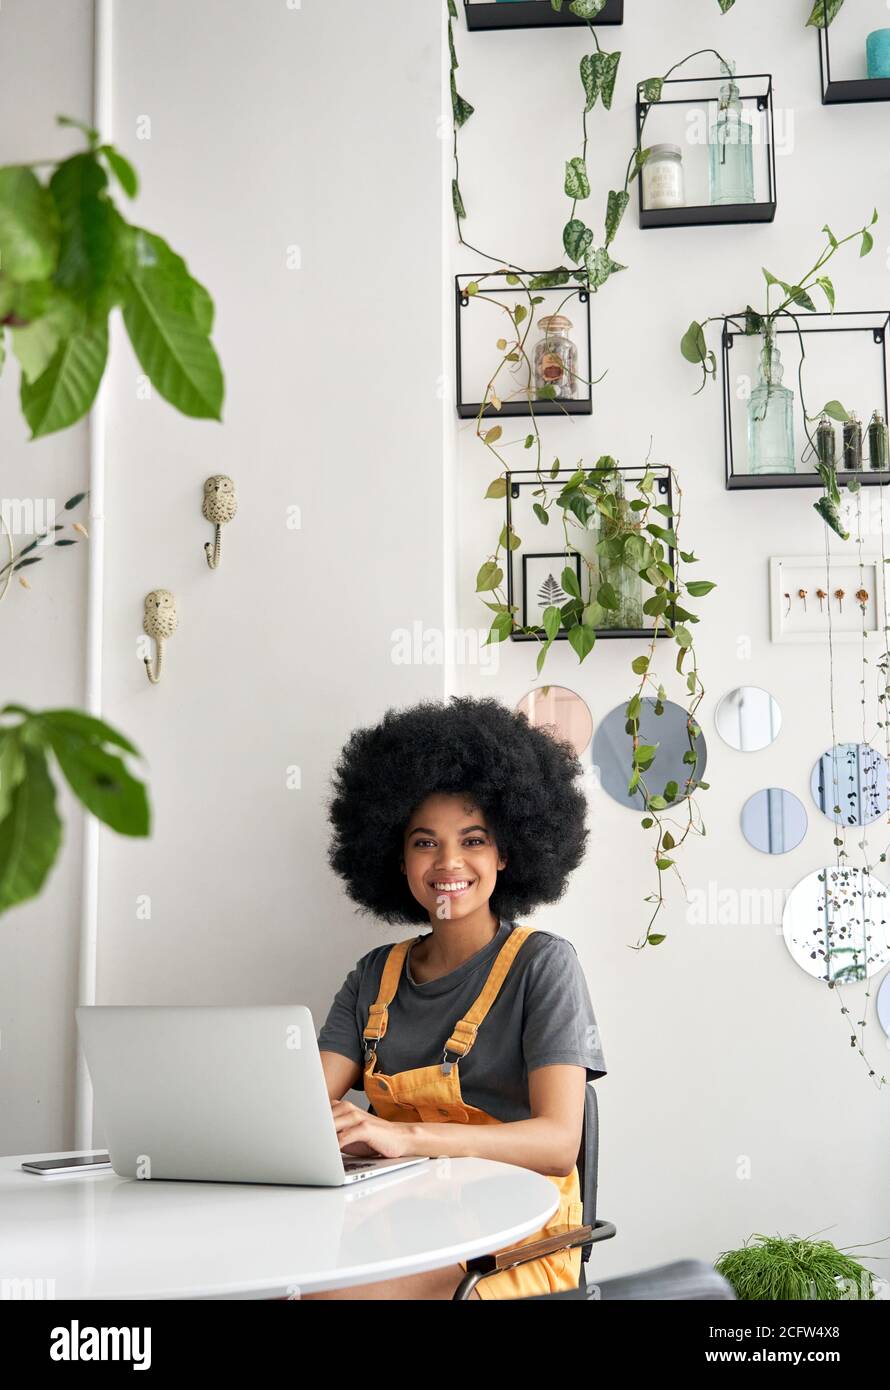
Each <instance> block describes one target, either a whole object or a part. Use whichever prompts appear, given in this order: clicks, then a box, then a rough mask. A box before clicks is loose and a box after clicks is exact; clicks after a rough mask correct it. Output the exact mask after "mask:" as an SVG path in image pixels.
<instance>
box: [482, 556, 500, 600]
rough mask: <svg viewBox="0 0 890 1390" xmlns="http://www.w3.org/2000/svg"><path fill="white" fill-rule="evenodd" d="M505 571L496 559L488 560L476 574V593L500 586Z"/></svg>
mask: <svg viewBox="0 0 890 1390" xmlns="http://www.w3.org/2000/svg"><path fill="white" fill-rule="evenodd" d="M503 577H504V572H503V570H502V569H500V568H499V566H498V564H497V561H496V560H486V562H485V564H484V565H483V566H482V568H481V569H480V570H479V573H478V574H477V576H476V593H477V594H483V593H486V592H487V591H488V590H489V589H497V588H498V587H499V586H500V583H501V580H502V579H503Z"/></svg>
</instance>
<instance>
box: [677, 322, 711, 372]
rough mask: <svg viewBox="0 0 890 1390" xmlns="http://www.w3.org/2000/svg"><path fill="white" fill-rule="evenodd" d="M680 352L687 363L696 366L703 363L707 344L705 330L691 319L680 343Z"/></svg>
mask: <svg viewBox="0 0 890 1390" xmlns="http://www.w3.org/2000/svg"><path fill="white" fill-rule="evenodd" d="M680 351H681V352H682V354H683V356H684V357H685V358H686V361H687V362H695V363H696V365H698V364H699V363H701V362H704V360H705V358H706V356H707V352H708V344H707V342H706V341H705V330H704V328H703V327H702V325H701V324H700V323H696V321H695V319H693V321H692V323H691V324H690V325H689V327H688V328H687V330H686V332H685V333H684V334H683V337H682V339H681V341H680Z"/></svg>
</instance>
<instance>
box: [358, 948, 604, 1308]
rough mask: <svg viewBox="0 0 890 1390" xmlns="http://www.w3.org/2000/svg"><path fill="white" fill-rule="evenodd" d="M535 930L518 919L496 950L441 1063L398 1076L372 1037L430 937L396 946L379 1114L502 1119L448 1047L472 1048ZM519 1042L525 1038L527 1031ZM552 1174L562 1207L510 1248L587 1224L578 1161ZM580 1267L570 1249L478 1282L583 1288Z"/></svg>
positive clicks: (381, 998)
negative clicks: (471, 1101)
mask: <svg viewBox="0 0 890 1390" xmlns="http://www.w3.org/2000/svg"><path fill="white" fill-rule="evenodd" d="M533 930H534V928H533V927H514V929H513V931H512V932H511V933H510V935H509V936H508V937H507V940H506V942H505V943H504V945H503V946H502V947H501V949H500V951H499V952H498V955H497V957H496V958H495V961H494V964H493V965H492V967H491V970H490V972H489V975H488V978H487V980H486V981H485V985H484V987H483V989H482V992H481V994H480V995H479V997H478V999H477V1000H476V1002H475V1003H474V1004H473V1006H472V1008H471V1009H470V1011H469V1013H468V1014H466V1016H465V1017H464V1018H462V1019H461V1020H460V1022H459V1023H458V1024H457V1026H456V1027H455V1029H454V1032H453V1033H452V1034H451V1037H450V1038H449V1039H448V1041H447V1042H446V1044H445V1050H444V1052H443V1060H442V1062H441V1063H440V1064H437V1065H436V1066H431V1067H415V1068H413V1069H412V1070H410V1071H400V1072H397V1073H396V1075H395V1076H384V1075H383V1074H382V1073H380V1072H377V1071H375V1067H376V1065H377V1054H376V1052H374V1050H373V1047H372V1043H375V1042H378V1041H379V1040H380V1038H382V1037H383V1035H384V1034H385V1032H386V1026H387V1021H388V1010H389V1005H390V1004H391V1003H392V1001H393V999H394V998H395V994H396V990H397V989H398V986H399V978H400V976H401V973H402V967H403V965H404V963H405V958H406V956H407V954H408V951H409V950H410V948H411V946H412V945H413V944H414V942H415V941H420V940H422V938H421V937H419V936H418V937H412V938H410V940H408V941H399V942H397V943H396V945H394V946H392V947H391V949H390V952H389V955H388V956H387V958H386V964H385V965H384V968H383V976H382V979H381V981H380V992H379V994H378V995H377V1000H376V1002H375V1003H374V1004H372V1005H371V1007H370V1010H369V1012H368V1022H367V1026H366V1028H365V1031H364V1035H363V1036H364V1038H365V1071H364V1081H365V1092H366V1094H367V1096H368V1100H369V1101H370V1103H371V1105H372V1106H373V1109H374V1112H375V1113H376V1114H377V1115H379V1116H380V1117H381V1118H382V1119H384V1120H396V1121H402V1122H404V1123H411V1124H416V1123H417V1122H418V1121H423V1122H426V1123H438V1124H442V1123H445V1122H451V1123H452V1124H465V1125H496V1124H500V1123H501V1121H500V1120H498V1119H497V1118H496V1117H495V1116H494V1115H488V1114H486V1112H485V1111H484V1110H477V1109H476V1108H475V1107H474V1106H472V1105H467V1104H466V1102H465V1101H464V1099H463V1097H462V1096H461V1091H460V1079H459V1077H458V1062H457V1061H455V1062H451V1061H449V1060H448V1054H449V1053H451V1054H452V1055H456V1056H457V1058H458V1059H460V1058H461V1057H465V1056H466V1055H467V1053H468V1052H469V1050H470V1048H471V1047H472V1046H473V1043H474V1042H475V1041H476V1034H477V1032H478V1029H479V1026H480V1024H481V1023H482V1022H483V1020H484V1018H485V1015H486V1014H487V1013H488V1011H489V1009H490V1008H491V1006H492V1004H493V1003H494V1001H495V999H496V998H497V995H498V991H499V989H500V987H501V985H502V984H503V983H504V980H505V979H506V977H507V972H508V971H509V969H510V966H511V965H512V964H513V961H514V959H515V957H516V955H517V953H518V952H519V949H520V947H521V946H522V943H523V942H524V941H525V939H526V937H527V936H529V935H530V934H531V932H532V931H533ZM516 1045H517V1047H518V1046H519V1039H517V1042H516ZM547 1176H548V1177H549V1178H550V1181H551V1182H552V1183H555V1185H556V1187H557V1189H558V1191H559V1207H558V1208H557V1210H556V1211H555V1212H554V1214H553V1216H552V1217H551V1218H550V1219H549V1221H548V1222H547V1224H546V1226H543V1227H542V1228H541V1230H540V1231H536V1232H535V1233H534V1235H533V1236H526V1237H525V1238H524V1240H521V1241H515V1242H514V1244H513V1245H510V1246H503V1247H502V1248H503V1249H505V1250H512V1249H514V1248H515V1247H516V1246H521V1245H523V1244H525V1241H530V1240H534V1239H540V1238H541V1236H543V1235H545V1234H547V1233H549V1232H550V1231H551V1229H553V1228H554V1227H557V1226H566V1225H569V1226H578V1225H580V1224H581V1219H582V1211H583V1207H582V1203H581V1185H580V1181H579V1178H578V1169H577V1166H576V1167H574V1168H573V1169H572V1171H571V1173H569V1174H568V1175H567V1176H566V1177H558V1176H553V1175H552V1174H548V1175H547ZM491 1253H494V1252H493V1251H492V1252H491ZM460 1265H461V1268H462V1269H464V1270H465V1269H466V1262H465V1261H463V1260H462V1261H460ZM580 1269H581V1250H580V1248H577V1249H575V1250H568V1251H566V1250H563V1251H559V1252H558V1253H556V1254H553V1255H544V1256H541V1257H540V1258H539V1259H536V1260H529V1261H528V1262H527V1263H526V1264H523V1265H519V1266H517V1267H516V1268H515V1269H505V1270H501V1271H500V1272H499V1273H497V1274H492V1275H489V1276H488V1278H487V1279H482V1280H481V1281H480V1282H479V1283H478V1284H477V1285H476V1291H477V1292H478V1294H479V1297H480V1298H525V1297H529V1296H530V1295H532V1294H540V1293H555V1292H558V1291H561V1290H564V1289H575V1288H577V1287H578V1279H579V1275H580Z"/></svg>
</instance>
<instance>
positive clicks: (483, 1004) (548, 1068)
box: [312, 697, 606, 1299]
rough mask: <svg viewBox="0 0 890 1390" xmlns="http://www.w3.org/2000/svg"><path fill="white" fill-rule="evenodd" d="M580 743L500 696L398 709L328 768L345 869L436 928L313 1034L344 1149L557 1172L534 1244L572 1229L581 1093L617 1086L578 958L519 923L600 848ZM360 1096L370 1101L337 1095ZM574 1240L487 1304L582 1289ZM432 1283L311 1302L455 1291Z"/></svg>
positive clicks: (362, 902) (386, 908)
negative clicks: (587, 820)
mask: <svg viewBox="0 0 890 1390" xmlns="http://www.w3.org/2000/svg"><path fill="white" fill-rule="evenodd" d="M580 775H581V767H580V764H579V762H578V759H577V756H576V754H575V752H574V750H573V749H572V748H570V747H569V745H568V744H565V743H561V742H558V741H557V740H556V739H554V738H553V737H552V736H551V735H550V734H548V733H545V732H544V731H543V730H539V729H536V728H534V727H532V726H531V725H530V724H529V723H528V720H527V719H526V717H525V715H524V714H522V713H519V712H516V711H511V710H509V709H507V708H506V706H504V705H502V704H500V703H499V702H498V701H496V700H494V699H472V698H470V697H463V698H457V697H453V698H452V700H451V703H450V704H448V705H440V704H436V703H433V702H429V701H427V702H424V703H422V704H420V705H418V706H416V707H414V708H413V709H408V710H405V711H401V712H395V711H389V712H388V713H387V714H386V715H385V716H384V718H383V720H382V722H381V723H380V724H379V725H377V726H376V727H374V728H371V729H361V730H357V731H356V732H355V733H354V734H353V735H352V737H351V738H350V740H349V742H348V743H347V745H346V747H345V749H344V750H343V753H342V755H341V757H340V760H339V763H338V766H337V768H336V770H335V774H334V787H335V794H334V797H333V799H332V801H331V804H330V808H329V811H330V818H331V822H332V824H333V827H334V836H333V841H332V844H331V849H330V862H331V865H332V867H333V868H334V869H335V870H336V872H337V873H339V874H340V875H341V876H342V877H343V879H344V880H345V882H346V886H347V891H348V892H349V895H350V897H351V898H352V899H353V900H354V901H355V902H356V903H357V904H358V905H359V907H360V908H361V909H362V910H364V911H366V912H370V913H374V914H375V915H376V916H377V917H379V918H382V919H384V920H386V921H390V922H424V923H426V922H428V923H429V926H430V928H431V930H430V931H429V932H428V933H426V934H424V935H422V936H416V937H409V938H407V939H405V940H403V941H400V942H398V943H397V944H396V945H394V946H390V945H384V946H378V947H376V948H374V949H373V950H371V951H369V952H368V953H367V954H366V955H365V956H363V957H362V959H361V960H360V961H359V962H358V964H357V965H356V966H355V968H354V969H353V970H352V971H351V972H350V973H349V975H348V976H347V978H346V980H345V982H344V984H343V985H342V987H341V988H340V990H339V991H338V993H337V996H336V998H335V999H334V1002H333V1004H332V1006H331V1009H330V1012H329V1014H328V1017H327V1019H326V1021H325V1023H324V1026H323V1028H322V1030H321V1033H320V1035H319V1039H318V1045H319V1050H320V1052H321V1057H322V1064H323V1066H324V1069H325V1076H326V1080H327V1084H328V1092H329V1095H330V1098H331V1106H332V1110H333V1115H334V1122H335V1125H336V1128H337V1132H338V1136H339V1141H340V1147H341V1150H342V1151H343V1152H345V1153H351V1154H379V1155H383V1156H385V1157H399V1156H401V1155H404V1154H425V1155H429V1156H431V1157H432V1156H438V1155H450V1156H452V1157H469V1156H475V1157H481V1158H490V1159H496V1160H499V1161H500V1162H503V1163H515V1164H517V1165H519V1166H521V1167H526V1168H530V1169H532V1170H533V1171H536V1172H540V1173H544V1174H546V1175H547V1176H549V1177H550V1178H551V1180H552V1181H553V1182H554V1184H555V1186H556V1188H557V1189H558V1205H557V1209H556V1211H555V1212H554V1214H553V1216H552V1218H551V1219H550V1221H548V1223H547V1225H546V1226H544V1227H543V1228H542V1231H541V1232H538V1233H536V1234H537V1235H542V1234H545V1233H546V1234H550V1233H551V1232H552V1231H553V1230H554V1229H555V1228H557V1227H566V1226H577V1225H578V1224H579V1223H580V1221H581V1216H582V1203H581V1194H580V1185H579V1179H578V1169H577V1166H576V1160H577V1156H578V1148H579V1142H580V1136H581V1122H582V1113H583V1104H584V1086H585V1084H586V1082H587V1081H589V1080H593V1079H595V1078H597V1077H600V1076H603V1075H605V1071H606V1067H605V1062H604V1059H603V1054H602V1048H601V1045H600V1041H599V1031H598V1029H597V1025H596V1019H595V1017H594V1013H593V1007H592V1005H591V1002H590V996H589V993H588V990H587V983H586V980H585V978H584V973H583V971H582V968H581V964H580V962H579V960H578V957H577V954H576V952H575V949H574V947H573V946H572V944H571V943H570V942H569V941H566V940H564V939H563V938H561V937H558V936H555V935H554V934H552V933H551V932H547V931H540V930H537V931H536V930H534V929H533V928H531V927H529V926H525V925H522V926H520V925H518V924H517V922H516V921H515V920H514V919H515V917H516V916H518V915H520V914H522V915H523V916H524V915H525V914H526V913H527V912H530V911H531V910H532V909H533V908H535V907H536V906H538V905H539V904H540V903H543V902H553V901H555V900H556V899H557V898H559V897H560V896H561V895H562V893H563V892H564V891H565V887H566V883H567V881H568V876H569V874H570V872H571V870H572V869H574V868H575V867H577V865H578V863H579V862H580V860H581V858H582V856H583V852H584V845H585V841H586V838H587V833H588V832H587V830H586V829H585V826H584V816H585V806H586V803H585V799H584V796H583V794H582V793H581V792H580V790H579V789H578V788H577V787H576V786H575V778H576V777H578V776H580ZM353 1087H358V1088H361V1087H364V1090H365V1092H366V1094H367V1096H368V1099H369V1102H370V1108H369V1109H368V1110H365V1109H363V1108H361V1107H359V1106H355V1105H352V1104H350V1103H349V1102H347V1101H344V1100H343V1099H342V1097H343V1096H344V1094H345V1093H346V1092H347V1091H348V1090H350V1089H352V1088H353ZM579 1268H580V1249H574V1250H567V1249H564V1250H560V1251H558V1252H557V1253H555V1254H553V1255H548V1256H545V1257H542V1258H538V1259H534V1260H529V1261H527V1262H526V1263H525V1264H521V1265H518V1266H517V1267H516V1268H515V1269H510V1270H503V1271H501V1272H499V1273H498V1274H495V1275H492V1276H490V1277H487V1278H485V1279H484V1280H482V1281H481V1282H480V1283H478V1284H477V1286H476V1289H475V1293H476V1294H477V1295H478V1296H479V1297H480V1298H522V1297H527V1296H530V1295H533V1294H538V1293H548V1292H553V1291H557V1290H561V1289H567V1288H572V1287H576V1286H577V1283H578V1272H579ZM465 1273H466V1266H465V1264H463V1263H461V1264H456V1265H454V1266H453V1267H451V1268H450V1269H446V1270H442V1271H438V1273H437V1274H436V1276H435V1277H432V1276H429V1275H427V1276H418V1277H415V1278H407V1279H399V1280H396V1281H389V1282H387V1283H386V1284H385V1285H364V1286H361V1287H360V1288H353V1289H348V1290H341V1291H339V1293H337V1294H333V1295H324V1294H321V1295H312V1296H313V1297H330V1296H333V1297H346V1298H384V1297H401V1298H409V1299H427V1298H448V1297H450V1296H451V1295H452V1293H453V1292H454V1290H455V1288H456V1287H457V1285H458V1284H459V1283H460V1281H461V1280H462V1279H463V1277H464V1275H465Z"/></svg>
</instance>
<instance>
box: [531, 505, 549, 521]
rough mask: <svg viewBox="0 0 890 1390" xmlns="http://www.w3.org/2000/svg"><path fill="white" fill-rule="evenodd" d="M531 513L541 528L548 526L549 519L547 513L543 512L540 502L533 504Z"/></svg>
mask: <svg viewBox="0 0 890 1390" xmlns="http://www.w3.org/2000/svg"><path fill="white" fill-rule="evenodd" d="M532 511H533V512H534V514H535V516H536V517H537V518H538V520H539V521H540V523H541V525H542V526H549V525H550V517H549V515H548V513H547V512H546V511H545V510H544V508H543V507H542V506H541V504H540V502H535V503H533V505H532Z"/></svg>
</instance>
